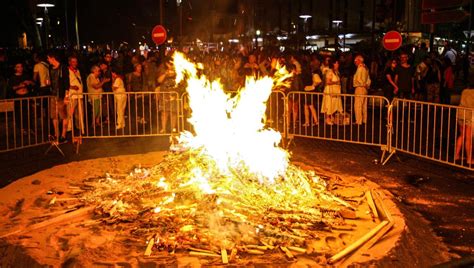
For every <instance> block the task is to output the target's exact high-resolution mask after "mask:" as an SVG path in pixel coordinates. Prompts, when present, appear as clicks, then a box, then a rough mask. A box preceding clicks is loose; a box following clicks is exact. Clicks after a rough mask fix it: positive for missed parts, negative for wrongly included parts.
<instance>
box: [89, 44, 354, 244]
mask: <svg viewBox="0 0 474 268" xmlns="http://www.w3.org/2000/svg"><path fill="white" fill-rule="evenodd" d="M174 65H175V69H176V81H177V83H179V82H181V81H183V80H185V81H186V83H187V92H188V94H189V101H190V103H189V105H190V108H191V110H192V114H191V116H190V118H189V119H188V120H189V122H190V123H191V124H192V125H193V127H194V129H193V132H192V133H191V132H183V133H181V135H180V137H179V139H178V140H179V146H180V147H181V148H182V150H179V151H178V152H173V153H169V154H168V155H166V156H165V158H164V159H163V161H161V162H160V163H158V164H157V165H156V166H154V167H153V168H151V169H144V168H136V169H135V170H134V171H133V172H132V173H131V174H130V175H128V176H126V177H123V178H111V177H110V176H107V177H106V178H105V179H102V180H100V181H99V182H98V183H96V184H95V187H96V190H95V191H93V192H90V193H88V194H87V195H85V199H86V200H89V201H91V202H95V203H97V202H98V203H99V204H100V205H99V208H101V209H102V210H103V211H109V210H111V209H113V210H114V211H115V210H116V209H115V208H111V206H114V204H112V205H110V204H111V203H110V201H111V200H120V202H121V207H123V208H126V210H125V212H121V213H122V214H121V217H123V218H126V221H127V222H130V221H133V222H135V223H136V224H138V225H139V226H142V225H143V226H146V227H144V228H138V229H137V228H134V229H133V232H134V233H137V234H139V233H140V232H141V233H142V234H146V235H149V234H150V233H152V234H153V235H155V236H157V237H159V241H160V243H164V244H166V245H174V246H176V243H179V244H180V246H182V247H189V246H191V247H196V245H206V246H207V247H211V248H214V247H215V248H217V249H219V250H220V249H222V248H232V247H235V246H239V245H242V244H262V243H263V244H265V245H278V244H280V245H282V244H285V245H286V244H290V245H302V244H304V241H305V239H306V238H307V237H317V236H318V232H320V231H321V229H322V228H325V226H329V225H330V224H334V223H335V222H336V224H337V221H338V219H337V218H335V217H332V216H327V215H328V213H329V214H331V215H332V213H336V212H337V211H338V210H340V209H341V207H342V206H348V204H347V203H345V202H344V201H341V200H340V199H338V198H337V197H335V196H333V195H332V194H331V193H329V192H328V191H327V189H326V183H325V181H324V180H322V179H320V178H319V177H318V176H316V175H315V174H314V173H311V172H306V171H303V170H301V169H300V168H298V167H296V166H295V165H293V164H291V163H290V161H289V153H288V152H287V151H286V150H284V149H283V148H281V147H279V143H280V141H281V135H280V133H278V132H277V131H275V130H272V129H269V128H266V127H265V110H266V101H267V99H268V97H269V95H270V94H271V92H272V88H273V87H274V86H276V85H281V84H282V83H285V81H286V78H288V76H289V74H288V73H287V72H286V71H285V70H284V69H280V70H279V71H278V72H277V75H276V78H273V79H272V78H270V77H263V78H260V79H255V78H247V80H246V83H245V87H244V88H243V89H241V90H240V91H239V92H238V94H237V95H236V96H235V97H231V96H230V94H228V93H225V91H224V89H223V87H222V85H221V84H220V83H219V81H209V80H208V79H207V78H206V77H205V76H204V75H199V72H198V70H197V68H196V65H195V64H193V63H191V62H190V61H188V60H187V59H186V58H185V57H184V56H183V55H182V54H180V53H176V54H175V55H174ZM118 211H122V210H118ZM114 217H115V218H120V217H119V216H114ZM124 221H125V220H124ZM174 246H173V247H174Z"/></svg>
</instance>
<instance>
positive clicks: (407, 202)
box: [0, 138, 474, 267]
mask: <svg viewBox="0 0 474 268" xmlns="http://www.w3.org/2000/svg"><path fill="white" fill-rule="evenodd" d="M167 146H168V140H167V139H166V138H143V139H134V140H132V139H128V140H126V139H115V140H104V141H97V140H87V141H84V144H83V146H82V147H81V153H80V154H79V155H76V154H74V153H73V148H72V146H71V145H64V146H63V148H64V150H65V153H66V158H63V157H61V156H60V155H59V154H57V153H55V152H52V153H50V154H48V155H47V156H44V155H43V152H44V150H46V148H47V147H39V148H36V149H29V150H24V151H18V152H12V153H8V154H2V155H0V183H1V185H3V186H5V185H8V184H9V183H11V182H12V181H15V180H16V179H18V178H21V177H24V176H27V175H31V174H33V173H35V172H37V171H40V170H43V169H46V168H48V167H51V166H55V165H58V164H64V163H69V162H73V161H80V160H84V159H94V158H102V157H109V156H115V155H122V154H136V153H145V152H151V151H158V150H164V149H166V148H167ZM290 149H291V151H292V152H293V159H294V160H296V161H300V162H304V163H308V164H314V165H317V166H319V167H322V169H324V170H327V171H328V172H334V173H341V174H342V175H344V174H346V175H350V176H361V177H362V176H363V177H366V178H368V179H370V180H371V181H374V182H376V183H377V184H379V185H381V186H382V187H383V188H385V189H386V190H388V191H390V192H391V193H392V195H393V196H394V197H395V198H396V199H397V200H398V201H397V202H398V204H397V205H398V207H399V208H400V210H401V211H402V212H403V214H404V215H405V216H406V217H407V218H408V219H409V220H410V219H413V221H412V222H414V223H416V224H415V225H416V226H409V229H410V228H411V230H413V232H412V233H411V235H412V238H413V239H411V240H410V241H406V243H415V242H414V241H419V242H417V243H419V244H415V245H413V246H418V248H423V250H426V251H429V249H428V248H430V247H436V248H437V249H440V248H443V246H442V244H445V245H446V246H447V248H445V249H446V251H449V254H450V257H449V258H450V259H452V260H455V259H457V258H458V257H465V258H466V257H468V256H472V254H473V253H474V229H473V227H472V226H474V224H473V221H474V202H473V201H474V200H473V199H474V197H473V195H472V193H473V190H474V180H473V179H474V175H473V174H472V173H470V172H467V171H463V170H459V169H455V168H451V167H447V166H442V165H439V164H435V163H432V162H429V161H425V160H420V159H417V158H413V157H408V156H405V155H399V156H398V157H394V158H392V160H391V161H390V162H389V163H388V164H387V165H385V166H380V165H379V164H378V163H376V162H375V161H374V160H375V159H377V158H379V157H380V150H379V148H371V147H367V146H360V145H351V144H343V143H336V142H324V141H318V140H310V139H297V140H296V141H295V145H293V146H292V147H291V148H290ZM420 219H421V221H420ZM431 230H434V232H435V233H436V234H437V236H438V237H440V239H439V240H442V242H441V241H439V240H437V239H427V240H425V241H423V237H427V236H430V235H431ZM430 237H431V236H430ZM418 239H419V240H418ZM433 244H436V245H433ZM443 251H444V250H443ZM437 253H438V254H441V253H442V254H444V253H446V252H437ZM400 254H401V255H400V256H391V257H390V258H389V261H387V262H386V263H385V264H386V265H384V266H386V267H390V266H400V265H396V264H397V263H398V264H401V263H400V262H399V260H400V259H401V258H405V257H406V256H407V255H406V254H408V252H405V254H403V253H400ZM433 254H435V253H434V252H433ZM441 261H442V260H441V259H437V260H435V259H433V262H431V263H430V265H434V264H437V263H439V262H441ZM413 264H418V265H416V266H424V265H427V264H428V263H426V260H424V262H423V264H424V265H422V263H417V262H416V261H415V262H413Z"/></svg>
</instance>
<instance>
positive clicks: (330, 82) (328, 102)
mask: <svg viewBox="0 0 474 268" xmlns="http://www.w3.org/2000/svg"><path fill="white" fill-rule="evenodd" d="M328 67H329V69H328V70H327V71H326V76H325V79H326V81H325V86H324V96H323V103H322V104H321V113H323V114H325V115H326V116H325V119H324V121H325V123H326V124H327V125H333V124H334V118H333V115H334V114H335V113H336V112H339V113H342V112H343V111H344V109H343V107H342V100H341V96H340V95H339V94H341V76H340V74H339V61H338V60H335V61H329V65H328Z"/></svg>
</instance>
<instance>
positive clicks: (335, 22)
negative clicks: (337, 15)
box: [332, 20, 345, 49]
mask: <svg viewBox="0 0 474 268" xmlns="http://www.w3.org/2000/svg"><path fill="white" fill-rule="evenodd" d="M332 23H333V24H336V38H335V39H334V41H335V42H334V49H337V46H338V44H339V41H338V39H339V26H340V25H341V24H342V20H333V21H332ZM344 38H345V37H344Z"/></svg>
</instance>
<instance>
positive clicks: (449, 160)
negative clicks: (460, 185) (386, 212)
mask: <svg viewBox="0 0 474 268" xmlns="http://www.w3.org/2000/svg"><path fill="white" fill-rule="evenodd" d="M391 116H392V119H393V130H392V133H393V136H392V137H391V143H390V144H389V146H390V147H391V149H392V150H391V152H392V154H393V153H395V152H396V151H400V152H404V153H407V154H411V155H415V156H418V157H422V158H426V159H430V160H433V161H436V162H440V163H443V164H448V165H452V166H456V167H460V168H465V169H469V170H474V164H473V163H468V162H467V161H468V160H469V159H468V158H469V157H470V156H471V154H472V149H473V147H472V143H473V141H474V140H473V139H474V136H473V133H472V132H471V133H467V134H466V132H470V129H471V127H472V124H473V122H474V120H473V119H474V109H467V108H462V107H458V106H451V105H442V104H436V103H429V102H420V101H414V100H406V99H394V100H393V102H392V113H391ZM468 135H469V136H468ZM473 160H474V158H473V159H472V160H471V161H473ZM386 161H388V159H387V160H386Z"/></svg>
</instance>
